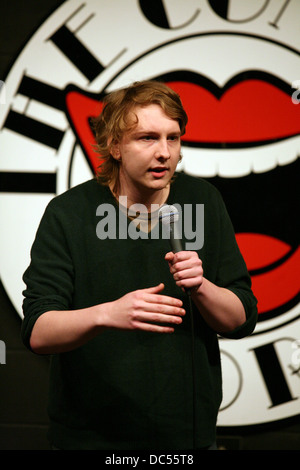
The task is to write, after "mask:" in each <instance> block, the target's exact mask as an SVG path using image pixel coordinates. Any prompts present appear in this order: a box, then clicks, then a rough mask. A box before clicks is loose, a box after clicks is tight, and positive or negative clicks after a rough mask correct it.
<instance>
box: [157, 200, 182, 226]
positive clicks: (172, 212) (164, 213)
mask: <svg viewBox="0 0 300 470" xmlns="http://www.w3.org/2000/svg"><path fill="white" fill-rule="evenodd" d="M158 218H159V220H160V221H161V223H162V224H164V225H170V224H173V223H174V222H177V221H178V220H179V212H178V209H177V208H176V207H175V206H168V205H167V204H165V205H164V206H162V207H161V208H160V209H159V212H158Z"/></svg>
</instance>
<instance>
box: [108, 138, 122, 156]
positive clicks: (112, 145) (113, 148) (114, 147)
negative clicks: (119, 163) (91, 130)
mask: <svg viewBox="0 0 300 470" xmlns="http://www.w3.org/2000/svg"><path fill="white" fill-rule="evenodd" d="M107 145H108V147H109V150H110V153H111V155H112V156H113V158H114V159H115V160H121V152H120V147H119V144H118V142H114V141H113V139H112V137H109V138H108V139H107Z"/></svg>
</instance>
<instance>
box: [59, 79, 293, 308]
mask: <svg viewBox="0 0 300 470" xmlns="http://www.w3.org/2000/svg"><path fill="white" fill-rule="evenodd" d="M167 84H168V85H169V86H170V87H171V88H173V89H174V90H175V91H177V92H178V93H179V94H180V96H181V98H182V101H183V104H184V107H185V109H186V111H187V113H188V115H189V123H188V126H187V129H186V134H185V136H183V138H182V141H183V143H190V144H196V145H199V146H200V147H201V146H203V144H204V145H205V144H209V145H210V144H212V145H213V146H222V145H223V144H224V143H226V144H238V145H239V144H243V145H244V146H247V145H251V143H260V144H262V143H267V142H270V141H274V140H275V141H276V140H278V139H282V138H287V137H290V136H293V135H297V134H299V132H300V119H299V113H300V106H295V105H293V103H292V101H291V97H290V96H289V95H288V94H287V93H286V92H283V91H282V90H280V89H279V88H278V87H277V86H275V85H272V84H271V83H268V82H266V81H264V80H258V79H249V80H243V81H241V82H237V83H235V84H234V85H232V86H230V87H228V88H227V90H226V92H224V93H222V94H220V96H219V98H217V97H216V96H215V95H214V94H213V93H211V92H210V91H208V90H207V89H205V87H201V86H199V85H196V84H194V83H190V82H184V81H169V82H167ZM66 107H67V114H68V117H69V121H70V123H71V125H72V127H73V129H74V132H75V134H76V135H77V137H78V141H79V143H80V145H81V147H82V149H83V151H84V153H85V155H86V157H87V161H88V163H89V165H90V167H91V170H92V171H93V172H94V173H96V171H97V169H98V167H99V165H100V163H101V159H100V158H99V155H98V154H97V153H96V152H95V148H94V144H95V140H94V135H93V132H92V130H91V127H90V122H89V119H90V118H91V117H96V116H98V115H99V113H100V112H101V110H102V108H103V102H102V101H101V100H99V97H94V96H93V95H87V94H86V93H85V92H82V91H81V90H78V89H75V88H73V89H69V90H67V93H66ZM237 241H238V244H239V246H240V249H241V252H242V254H243V256H244V259H245V261H246V264H247V267H248V270H249V271H250V274H251V271H254V270H255V273H253V274H251V278H252V288H253V291H254V294H255V295H256V297H257V299H258V311H259V313H265V312H269V311H271V310H273V309H276V308H278V307H280V306H283V305H285V304H286V303H288V302H289V301H291V300H292V299H293V298H294V297H295V296H296V295H297V294H298V293H299V283H298V273H299V266H300V249H298V250H297V251H295V252H293V254H291V256H290V257H287V256H286V255H287V254H288V253H289V252H290V250H291V247H290V246H289V245H287V244H285V243H284V242H281V241H280V240H277V239H275V238H272V237H267V236H264V235H259V234H254V233H249V234H237ZM280 259H282V263H281V264H280V263H278V261H279V260H280ZM276 262H277V264H274V263H276ZM262 268H265V269H264V272H257V271H256V270H261V269H262Z"/></svg>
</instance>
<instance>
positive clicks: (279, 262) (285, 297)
mask: <svg viewBox="0 0 300 470" xmlns="http://www.w3.org/2000/svg"><path fill="white" fill-rule="evenodd" d="M236 240H237V243H238V245H239V248H240V250H241V253H242V255H243V257H244V259H245V262H246V264H247V268H248V270H249V271H250V274H251V271H252V272H253V271H256V272H257V274H251V279H252V289H253V293H254V295H255V296H256V298H257V299H258V312H259V313H265V312H269V311H271V310H275V309H277V308H279V307H281V306H282V305H284V304H286V303H288V302H289V301H290V300H291V299H293V298H294V297H296V295H298V294H299V271H300V248H298V249H297V250H296V251H293V250H292V248H291V247H290V246H289V245H288V244H287V243H284V242H282V241H281V240H278V239H276V238H273V237H270V236H267V235H262V234H256V233H238V234H237V235H236ZM289 255H290V256H289ZM259 270H261V271H262V272H261V273H259Z"/></svg>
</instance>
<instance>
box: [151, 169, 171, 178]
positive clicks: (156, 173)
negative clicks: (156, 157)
mask: <svg viewBox="0 0 300 470" xmlns="http://www.w3.org/2000/svg"><path fill="white" fill-rule="evenodd" d="M148 171H149V172H150V173H151V174H152V175H153V176H154V177H155V178H162V177H163V176H165V175H166V173H167V171H168V169H167V168H166V167H156V168H150V169H149V170H148Z"/></svg>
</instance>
